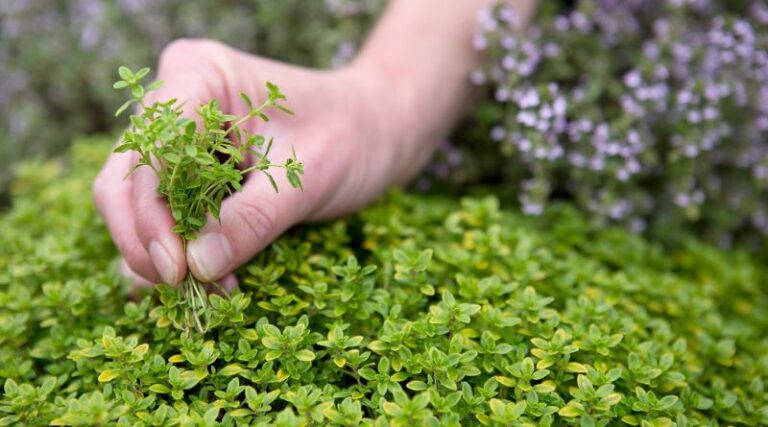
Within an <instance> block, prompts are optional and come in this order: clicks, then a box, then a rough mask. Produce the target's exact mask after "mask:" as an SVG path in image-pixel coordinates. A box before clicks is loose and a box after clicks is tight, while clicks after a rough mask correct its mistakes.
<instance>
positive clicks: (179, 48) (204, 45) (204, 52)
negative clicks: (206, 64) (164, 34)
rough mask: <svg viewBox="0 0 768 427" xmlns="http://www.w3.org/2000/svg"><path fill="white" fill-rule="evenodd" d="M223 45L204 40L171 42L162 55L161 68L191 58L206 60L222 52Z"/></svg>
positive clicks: (192, 39) (194, 39)
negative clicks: (216, 52) (219, 51)
mask: <svg viewBox="0 0 768 427" xmlns="http://www.w3.org/2000/svg"><path fill="white" fill-rule="evenodd" d="M221 47H222V44H221V43H219V42H216V41H214V40H209V39H203V38H180V39H176V40H174V41H172V42H170V43H169V44H168V45H166V46H165V48H163V51H162V52H161V53H160V66H161V67H163V66H164V65H165V66H167V65H170V64H172V63H175V62H178V61H183V60H188V59H189V58H190V57H194V58H206V57H209V56H210V54H211V53H213V52H215V51H218V50H220V49H221Z"/></svg>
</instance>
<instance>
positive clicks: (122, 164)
mask: <svg viewBox="0 0 768 427" xmlns="http://www.w3.org/2000/svg"><path fill="white" fill-rule="evenodd" d="M134 163H135V161H134V160H133V155H132V154H129V153H118V154H113V155H112V156H110V158H109V160H107V164H106V165H105V166H104V168H103V169H102V170H101V172H100V173H99V175H98V176H97V177H96V180H95V181H94V183H93V199H94V202H95V204H96V208H97V209H98V211H99V214H100V215H101V217H102V218H104V222H106V224H107V228H109V232H110V234H111V235H112V239H113V240H114V241H115V245H116V246H117V248H118V249H119V250H120V253H122V254H123V257H124V258H125V260H126V262H127V263H128V265H130V267H131V269H132V270H133V271H135V272H137V273H138V274H140V275H142V276H143V277H145V278H146V279H148V280H151V281H159V280H160V276H159V275H158V274H157V271H156V270H155V267H154V264H153V263H152V260H151V258H150V256H149V253H148V252H147V250H146V249H145V248H144V246H143V245H142V244H141V242H140V241H139V238H138V236H137V235H136V232H135V228H134V215H133V212H134V211H133V207H132V198H131V182H129V181H127V180H125V179H124V178H125V176H126V175H127V174H128V171H129V170H130V168H131V165H133V164H134Z"/></svg>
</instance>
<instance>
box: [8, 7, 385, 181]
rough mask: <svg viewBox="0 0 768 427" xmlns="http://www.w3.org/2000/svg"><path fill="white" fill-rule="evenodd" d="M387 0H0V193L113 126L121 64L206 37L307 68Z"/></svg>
mask: <svg viewBox="0 0 768 427" xmlns="http://www.w3.org/2000/svg"><path fill="white" fill-rule="evenodd" d="M382 4H383V0H352V1H350V0H326V1H300V0H201V1H194V2H192V1H178V0H72V1H58V0H56V1H51V0H2V1H0V193H5V192H6V190H7V185H8V183H9V180H10V178H11V176H12V174H13V172H12V169H13V165H14V164H15V163H17V162H18V161H19V160H20V159H23V158H27V157H30V156H41V157H42V156H49V155H52V154H57V153H60V152H62V151H63V150H64V149H65V148H66V147H67V146H68V145H69V143H70V141H72V140H73V138H74V137H75V136H77V135H82V134H92V133H105V132H112V131H114V129H115V126H116V125H117V124H118V122H117V121H116V119H115V118H114V116H113V112H114V111H115V109H116V108H117V106H119V105H120V104H121V103H122V102H121V100H122V95H121V94H120V93H117V92H116V91H115V90H113V89H112V82H114V81H115V80H116V71H115V70H117V67H118V66H120V65H127V66H129V67H132V68H138V67H142V66H147V65H150V66H154V65H155V64H156V63H157V58H158V55H159V53H160V51H161V50H162V48H163V47H164V46H165V45H166V44H168V43H169V42H170V41H172V40H174V39H176V38H179V37H207V38H213V39H216V40H219V41H222V42H224V43H227V44H229V45H231V46H233V47H235V48H238V49H241V50H244V51H248V52H255V53H259V54H261V55H265V56H269V57H272V58H277V59H281V60H285V61H289V62H293V63H296V64H301V65H305V66H320V67H332V66H339V65H341V64H343V63H344V62H346V60H347V59H349V57H351V55H352V54H353V53H354V52H355V50H356V46H357V44H358V41H359V40H361V39H362V38H363V36H364V34H365V33H366V30H367V28H368V27H369V25H370V23H371V22H372V21H373V17H374V16H375V14H376V12H377V11H378V10H380V8H381V6H382Z"/></svg>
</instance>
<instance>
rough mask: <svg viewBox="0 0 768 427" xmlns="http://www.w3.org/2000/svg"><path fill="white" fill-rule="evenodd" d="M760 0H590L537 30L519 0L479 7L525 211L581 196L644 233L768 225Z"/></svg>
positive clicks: (495, 104)
mask: <svg viewBox="0 0 768 427" xmlns="http://www.w3.org/2000/svg"><path fill="white" fill-rule="evenodd" d="M748 3H749V4H748V5H747V6H745V7H742V8H741V9H739V8H736V7H732V6H731V7H728V8H726V2H725V1H715V0H668V1H651V0H629V1H626V0H582V1H580V2H578V5H577V6H576V7H575V8H574V9H573V10H563V11H559V12H556V13H555V14H546V13H545V14H542V16H540V17H539V19H538V20H537V23H536V24H535V25H532V26H531V27H529V28H527V29H522V28H521V27H520V25H519V22H518V20H517V19H516V16H515V13H514V10H512V9H511V8H510V7H509V6H507V5H497V6H495V7H493V8H490V9H486V10H483V11H482V12H480V13H479V14H478V17H477V18H478V19H477V22H478V25H477V31H476V34H475V36H474V39H473V43H474V46H475V48H476V49H477V50H480V51H482V52H483V53H484V55H485V57H486V62H485V65H484V66H483V67H482V68H479V69H477V70H474V71H473V72H472V73H471V74H470V76H469V78H470V80H471V81H472V83H474V84H475V85H479V86H486V87H488V88H489V91H490V96H489V99H488V103H489V104H488V105H487V106H485V110H488V109H492V110H493V111H496V112H497V114H495V115H493V116H494V117H500V118H501V120H498V119H494V121H493V122H492V123H488V139H489V140H491V141H494V142H496V143H497V147H499V151H500V152H501V153H502V154H504V155H506V156H508V157H511V158H513V159H514V160H516V161H511V162H507V164H509V166H508V167H509V168H518V169H520V168H522V169H524V171H525V172H524V173H516V174H508V176H510V177H512V178H510V179H511V180H512V182H510V183H509V184H511V185H514V186H516V188H518V189H519V191H520V197H519V198H520V201H521V204H522V209H523V210H524V211H525V212H528V213H531V214H537V213H540V212H541V211H542V210H543V209H544V206H546V203H547V201H548V200H549V199H550V198H551V197H552V194H554V193H557V194H559V195H562V194H570V196H571V198H572V199H574V200H575V201H576V203H577V204H579V205H580V206H582V207H584V208H585V209H588V210H590V211H592V212H594V213H595V214H596V215H597V216H598V217H601V218H605V219H607V220H611V221H617V222H623V223H626V224H628V225H629V226H630V227H631V228H632V229H635V230H637V231H641V230H643V229H645V228H646V227H647V226H648V225H653V224H661V225H665V224H666V225H669V224H674V223H683V222H688V223H695V224H698V225H701V226H703V227H710V226H711V228H712V229H715V230H716V231H717V232H720V233H722V234H723V235H728V234H729V233H731V232H736V231H742V230H744V229H750V228H753V229H758V230H760V231H761V232H763V233H765V234H768V193H767V192H766V189H767V188H768V143H767V142H766V136H767V131H768V6H766V4H765V3H764V2H762V1H751V2H748ZM723 217H725V218H728V221H722V220H718V219H717V218H723Z"/></svg>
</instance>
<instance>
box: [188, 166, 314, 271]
mask: <svg viewBox="0 0 768 427" xmlns="http://www.w3.org/2000/svg"><path fill="white" fill-rule="evenodd" d="M263 178H264V177H263V176H258V175H257V176H253V177H251V178H249V181H248V182H247V183H246V185H245V187H244V189H243V191H242V192H240V193H235V194H234V195H233V196H231V197H229V198H227V199H226V200H225V201H224V203H223V205H222V209H221V222H218V221H215V220H212V221H209V223H208V224H207V225H206V226H205V228H204V229H203V230H202V232H201V233H200V236H199V237H198V238H197V239H195V240H193V241H191V242H189V244H188V245H187V263H188V265H189V269H190V271H191V272H192V274H194V275H195V277H197V278H198V279H200V280H203V281H214V280H217V279H219V278H221V277H224V276H225V275H226V274H228V273H231V272H232V271H233V270H234V269H235V268H237V267H238V266H239V265H241V264H242V263H244V262H246V261H248V260H249V259H250V258H252V257H253V256H254V255H255V254H257V253H258V252H259V251H261V250H262V249H264V247H265V246H266V245H267V244H269V243H270V242H272V241H273V240H274V239H275V238H277V237H278V236H279V235H280V234H281V233H283V232H284V231H285V230H287V229H288V227H290V226H292V225H293V224H295V223H296V222H298V221H299V220H301V219H302V209H301V206H302V205H303V201H302V200H301V198H302V193H301V192H300V191H292V190H293V189H292V188H290V186H289V185H288V183H287V182H281V183H280V184H279V185H280V188H281V189H282V191H281V192H280V193H277V194H276V193H275V192H274V190H273V189H272V187H271V186H270V185H269V184H268V183H267V182H266V179H263ZM282 181H284V180H282Z"/></svg>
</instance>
